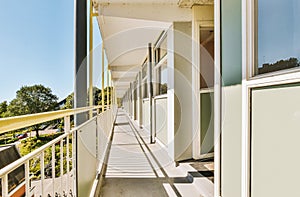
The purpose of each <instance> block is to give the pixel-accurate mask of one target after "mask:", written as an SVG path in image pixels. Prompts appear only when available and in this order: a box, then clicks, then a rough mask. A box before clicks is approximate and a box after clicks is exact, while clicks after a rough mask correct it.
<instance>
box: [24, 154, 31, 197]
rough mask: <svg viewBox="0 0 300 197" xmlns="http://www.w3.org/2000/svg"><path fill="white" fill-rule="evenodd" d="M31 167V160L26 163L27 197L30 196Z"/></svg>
mask: <svg viewBox="0 0 300 197" xmlns="http://www.w3.org/2000/svg"><path fill="white" fill-rule="evenodd" d="M29 176H30V165H29V160H27V161H26V163H25V192H26V196H30V177H29Z"/></svg>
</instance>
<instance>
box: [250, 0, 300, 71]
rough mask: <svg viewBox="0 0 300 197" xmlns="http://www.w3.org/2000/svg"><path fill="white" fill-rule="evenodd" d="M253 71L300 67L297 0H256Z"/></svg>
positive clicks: (298, 6) (298, 5)
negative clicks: (254, 61)
mask: <svg viewBox="0 0 300 197" xmlns="http://www.w3.org/2000/svg"><path fill="white" fill-rule="evenodd" d="M256 6H257V9H256V10H257V13H256V14H257V15H256V18H257V31H256V62H257V63H256V67H255V74H256V75H257V74H263V73H268V72H274V71H278V70H283V69H290V68H295V67H299V58H300V25H299V22H300V20H299V18H300V12H299V9H300V1H298V0H273V1H271V2H270V1H269V0H256Z"/></svg>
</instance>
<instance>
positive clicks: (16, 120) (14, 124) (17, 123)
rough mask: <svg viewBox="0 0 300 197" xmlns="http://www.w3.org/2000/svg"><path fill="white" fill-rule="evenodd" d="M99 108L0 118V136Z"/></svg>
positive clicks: (98, 107) (99, 107)
mask: <svg viewBox="0 0 300 197" xmlns="http://www.w3.org/2000/svg"><path fill="white" fill-rule="evenodd" d="M105 107H106V106H104V109H105ZM101 108H102V106H94V107H82V108H77V109H66V110H59V111H51V112H44V113H37V114H30V115H23V116H15V117H9V118H0V134H2V133H5V132H8V131H13V130H17V129H21V128H25V127H29V126H32V125H36V124H40V123H44V122H48V121H51V120H55V119H59V118H63V117H66V116H71V115H75V114H79V113H83V112H87V111H90V110H97V109H101Z"/></svg>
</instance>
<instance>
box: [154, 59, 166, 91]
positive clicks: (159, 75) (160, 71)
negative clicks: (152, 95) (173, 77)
mask: <svg viewBox="0 0 300 197" xmlns="http://www.w3.org/2000/svg"><path fill="white" fill-rule="evenodd" d="M155 70H156V83H157V86H156V87H157V91H156V95H161V94H167V92H168V69H167V61H164V62H163V63H162V64H160V65H158V67H156V69H155Z"/></svg>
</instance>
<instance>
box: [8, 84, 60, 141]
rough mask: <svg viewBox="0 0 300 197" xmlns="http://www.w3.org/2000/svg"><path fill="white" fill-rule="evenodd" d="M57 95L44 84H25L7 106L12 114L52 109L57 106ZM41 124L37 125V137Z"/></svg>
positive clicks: (35, 127)
mask: <svg viewBox="0 0 300 197" xmlns="http://www.w3.org/2000/svg"><path fill="white" fill-rule="evenodd" d="M57 100H58V98H57V96H56V95H54V94H53V93H52V90H51V89H50V88H47V87H44V86H43V85H33V86H23V87H21V89H20V90H18V91H17V95H16V98H15V99H13V100H12V101H11V102H10V104H9V105H8V107H7V111H8V114H9V115H10V116H19V115H25V114H34V113H41V112H47V111H52V110H55V109H56V108H57ZM39 127H40V125H35V126H34V130H35V131H36V136H37V138H38V137H39V132H38V131H39Z"/></svg>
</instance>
